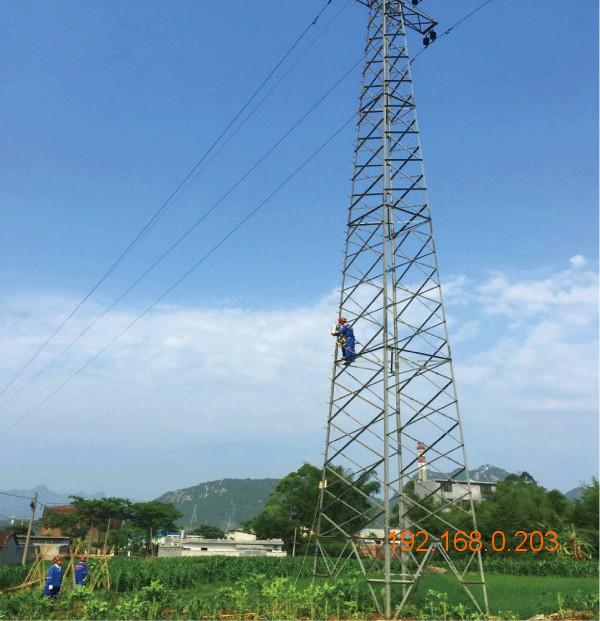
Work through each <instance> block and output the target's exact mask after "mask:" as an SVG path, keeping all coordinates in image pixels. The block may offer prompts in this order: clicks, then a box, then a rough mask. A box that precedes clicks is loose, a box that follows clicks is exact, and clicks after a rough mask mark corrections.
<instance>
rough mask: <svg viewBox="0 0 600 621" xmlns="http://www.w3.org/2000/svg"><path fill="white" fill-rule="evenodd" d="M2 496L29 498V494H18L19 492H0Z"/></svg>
mask: <svg viewBox="0 0 600 621" xmlns="http://www.w3.org/2000/svg"><path fill="white" fill-rule="evenodd" d="M0 494H1V495H2V496H11V497H12V498H21V499H22V500H31V496H20V495H19V494H11V493H10V492H0Z"/></svg>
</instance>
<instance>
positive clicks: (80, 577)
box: [75, 561, 88, 587]
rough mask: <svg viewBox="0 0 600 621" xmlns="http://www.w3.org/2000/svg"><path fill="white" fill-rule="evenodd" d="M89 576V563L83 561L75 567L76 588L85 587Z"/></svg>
mask: <svg viewBox="0 0 600 621" xmlns="http://www.w3.org/2000/svg"><path fill="white" fill-rule="evenodd" d="M87 575H88V566H87V563H84V562H83V561H79V563H77V564H76V565H75V586H78V587H82V586H84V585H85V581H86V579H87Z"/></svg>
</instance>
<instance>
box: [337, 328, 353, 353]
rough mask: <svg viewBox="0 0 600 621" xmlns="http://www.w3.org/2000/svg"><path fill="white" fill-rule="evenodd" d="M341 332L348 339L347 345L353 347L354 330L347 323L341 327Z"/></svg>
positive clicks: (349, 347)
mask: <svg viewBox="0 0 600 621" xmlns="http://www.w3.org/2000/svg"><path fill="white" fill-rule="evenodd" d="M340 334H341V335H342V336H343V337H344V338H345V339H346V347H347V348H348V349H352V348H353V347H354V330H353V329H352V328H351V327H350V326H349V325H348V324H345V325H343V326H342V327H341V328H340Z"/></svg>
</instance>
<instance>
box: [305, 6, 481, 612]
mask: <svg viewBox="0 0 600 621" xmlns="http://www.w3.org/2000/svg"><path fill="white" fill-rule="evenodd" d="M358 1H359V2H360V3H361V4H364V5H366V6H368V8H369V18H368V33H367V39H366V45H365V61H364V65H363V73H362V90H361V96H360V109H359V119H358V123H357V137H356V145H355V158H354V172H353V176H352V194H351V200H350V207H349V210H348V221H347V233H346V244H345V255H344V267H343V271H342V282H341V290H340V302H339V311H340V315H344V316H346V317H347V318H348V319H349V321H350V324H351V325H352V326H353V327H354V330H355V333H356V337H357V341H358V342H357V354H358V357H357V358H356V360H355V361H354V362H353V363H352V364H350V365H346V364H344V361H343V360H342V359H341V357H340V352H339V351H338V348H337V346H336V348H335V349H336V351H335V354H334V363H333V371H332V379H331V391H330V407H329V415H328V421H327V433H326V443H325V455H324V466H323V477H322V481H321V486H320V494H319V506H318V513H317V519H316V531H315V533H316V541H317V544H316V548H315V572H316V571H317V565H318V563H317V558H318V557H319V556H322V558H323V562H324V563H325V567H326V573H327V574H328V575H337V574H339V573H340V571H341V570H342V567H343V566H344V564H345V562H346V560H347V559H348V558H350V557H354V558H355V559H356V561H357V563H358V565H359V567H360V568H361V571H362V573H363V575H364V576H365V579H366V582H367V585H368V587H369V589H370V591H371V594H372V597H373V600H374V602H375V605H376V606H377V609H378V610H379V612H380V613H382V614H384V615H385V616H386V618H391V617H392V616H396V617H397V616H398V615H399V614H400V612H401V611H402V609H403V607H404V605H405V603H406V602H407V601H408V599H409V597H410V594H411V592H412V590H413V588H414V586H415V584H416V583H417V581H418V580H419V578H420V577H421V576H422V574H423V571H424V570H425V567H426V565H427V563H428V562H429V560H431V558H432V557H434V556H435V555H436V554H438V555H439V556H441V558H442V559H443V560H444V561H446V563H448V564H449V566H450V569H451V571H452V573H453V574H454V575H455V576H456V577H457V579H458V580H459V581H460V583H461V584H462V585H463V586H464V588H465V590H466V592H467V594H468V596H469V597H470V599H471V601H472V602H473V604H474V605H475V606H476V608H477V609H478V610H480V611H483V612H485V613H486V614H487V612H488V603H487V592H486V586H485V578H484V574H483V566H482V562H481V554H480V552H473V553H471V554H470V555H469V557H468V563H467V566H466V568H465V569H464V570H463V571H462V572H460V571H459V570H458V569H457V567H456V564H455V562H454V560H455V559H456V557H457V554H456V553H454V552H452V551H446V550H445V549H444V548H443V546H442V545H441V542H440V540H439V539H438V538H437V537H435V536H434V535H433V533H430V539H429V542H430V545H429V546H428V547H427V552H426V553H425V554H424V555H423V556H422V557H419V556H418V555H416V554H414V553H413V552H410V553H408V552H406V553H403V554H399V555H398V556H399V558H398V564H399V566H400V572H399V573H393V572H392V556H393V549H392V545H393V544H392V541H391V531H392V530H394V528H396V529H397V530H398V531H403V530H405V529H411V530H412V531H413V532H414V531H415V530H418V529H422V530H427V529H426V528H424V527H423V525H422V524H421V521H422V520H423V519H425V518H429V519H434V520H438V521H439V523H440V524H442V525H443V526H444V527H445V528H446V529H447V530H448V531H449V532H450V533H454V532H456V531H457V530H458V526H457V524H454V523H452V522H450V521H448V520H447V519H446V518H447V517H449V515H448V510H449V509H456V510H458V511H461V512H464V513H465V514H466V515H467V517H468V522H469V525H471V524H472V528H473V530H476V529H477V523H476V518H475V509H474V504H473V497H472V490H471V485H470V482H469V476H468V472H469V470H468V467H467V459H466V453H465V447H464V439H463V431H462V424H461V419H460V413H459V409H458V401H457V397H456V389H455V384H454V371H453V367H452V356H451V351H450V345H449V342H448V332H447V322H446V317H445V313H444V307H443V304H442V292H441V286H440V279H439V270H438V264H437V257H436V251H435V245H434V240H433V235H432V228H431V215H430V210H429V201H428V196H427V187H426V182H425V173H424V169H423V156H422V149H421V143H420V136H419V128H418V123H417V116H416V108H415V102H414V93H413V86H412V75H411V63H410V58H409V55H408V46H407V29H412V30H414V31H416V32H418V33H420V34H426V33H427V32H429V31H430V30H431V29H432V28H433V27H434V26H435V25H436V23H437V22H436V21H435V20H434V19H433V18H431V17H429V16H428V15H426V14H425V13H423V12H421V11H420V10H419V9H417V8H416V7H415V6H413V5H412V3H408V2H405V1H402V0H369V1H366V0H365V1H363V0H358ZM418 442H424V443H425V446H426V448H425V450H424V451H423V454H424V455H425V456H426V457H427V459H428V464H429V467H431V466H435V468H436V469H438V470H440V471H441V472H444V471H447V470H448V469H449V468H450V473H451V474H450V478H449V479H448V480H449V481H450V482H451V483H452V482H454V483H457V484H461V485H462V486H463V488H464V490H466V491H465V493H464V494H463V495H462V496H461V497H459V498H455V499H453V500H450V499H446V500H444V499H443V494H442V493H441V484H440V485H439V486H437V487H435V486H434V487H433V488H430V490H429V493H427V494H426V495H425V496H423V497H422V498H417V497H415V496H414V494H409V493H408V491H407V489H406V486H407V484H408V483H409V482H410V481H411V480H413V478H414V476H415V475H416V474H417V472H418V469H419V464H418V455H417V450H416V445H417V443H418ZM340 467H341V468H342V470H340ZM366 476H371V477H372V478H374V479H375V480H377V481H378V483H379V484H380V485H381V496H378V497H377V498H369V499H368V501H369V504H370V508H369V509H368V510H364V509H363V508H361V507H356V506H353V505H352V504H351V503H348V502H346V500H345V499H344V496H345V495H347V494H348V491H349V490H353V492H355V493H359V494H362V491H361V489H360V481H362V480H364V478H365V477H366ZM363 496H364V494H363ZM440 497H442V500H441V503H440V504H436V505H435V507H434V508H433V510H432V508H431V507H430V506H429V505H428V504H427V503H426V501H427V500H428V498H436V499H438V500H439V498H440ZM340 504H342V505H343V506H345V507H346V508H347V510H348V511H349V512H350V514H351V516H352V517H351V518H350V519H349V520H346V521H345V523H338V522H337V521H336V519H335V516H334V515H333V509H332V507H334V506H337V507H339V506H340ZM396 504H397V507H398V508H397V513H396V509H395V505H396ZM392 512H393V514H392ZM415 512H419V517H417V518H415ZM380 523H383V530H384V538H383V541H382V549H383V550H382V551H383V555H382V556H383V558H380V556H381V555H380V554H379V553H377V554H375V555H374V556H375V557H374V558H365V556H364V545H363V544H364V538H363V537H362V536H361V531H364V529H365V528H368V527H369V526H371V527H374V525H377V524H380ZM394 523H396V524H397V526H396V525H395V524H394ZM393 527H394V528H393ZM333 541H339V542H342V543H343V550H342V552H341V553H337V554H336V555H331V554H329V553H328V549H329V545H328V544H331V542H333ZM473 567H474V568H475V570H476V572H477V574H478V579H476V580H467V578H466V574H467V571H468V570H469V569H471V568H473ZM379 584H383V587H384V589H383V596H381V595H380V594H379V593H378V589H376V588H375V585H379ZM475 585H478V586H477V587H475V589H474V588H473V587H474V586H475ZM476 589H478V592H477V591H476Z"/></svg>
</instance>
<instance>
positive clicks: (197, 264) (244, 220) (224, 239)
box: [0, 113, 356, 437]
mask: <svg viewBox="0 0 600 621" xmlns="http://www.w3.org/2000/svg"><path fill="white" fill-rule="evenodd" d="M355 117H356V113H354V114H352V116H351V117H350V118H349V119H348V120H346V121H345V122H344V123H343V124H342V125H341V126H340V127H339V128H338V129H337V130H336V131H335V132H334V133H333V134H331V136H329V138H327V140H325V142H323V143H322V144H321V145H320V146H319V147H318V148H317V149H316V150H315V151H313V152H312V154H311V155H309V156H308V157H307V158H306V159H305V160H304V161H303V162H302V163H301V164H300V165H299V166H298V167H297V168H296V169H295V170H294V171H293V172H292V173H290V174H289V175H288V176H287V177H286V178H285V179H284V180H283V181H282V182H281V183H280V184H279V185H278V186H277V187H276V188H275V189H274V190H273V191H272V192H271V193H270V194H269V195H268V196H267V197H266V198H264V199H263V200H262V201H261V202H260V203H259V204H258V205H257V206H256V207H255V208H254V209H253V210H252V211H250V212H249V213H248V214H247V215H246V216H244V217H243V218H242V219H241V220H240V221H239V222H238V223H237V224H236V225H235V226H234V227H233V228H232V229H230V230H229V232H228V233H227V234H226V235H224V236H223V237H222V238H221V239H220V240H219V241H218V242H217V243H216V244H214V245H213V246H212V247H211V248H210V249H209V250H208V251H207V252H206V253H205V254H204V255H202V257H200V259H198V261H196V262H195V263H194V264H193V265H192V266H191V267H190V268H189V269H188V270H186V271H185V272H184V273H183V274H182V275H181V276H180V277H179V278H178V279H177V280H176V281H175V282H174V283H173V284H172V285H171V286H170V287H169V288H168V289H166V290H165V291H164V292H163V293H161V294H160V295H159V296H158V297H157V298H156V299H155V300H154V301H153V302H152V303H151V304H149V305H148V306H147V307H146V308H145V309H144V310H143V311H142V312H141V313H140V314H139V315H137V316H136V317H135V319H133V321H131V322H130V323H129V324H128V325H127V326H126V327H125V328H124V329H123V330H122V331H121V332H119V333H118V334H117V335H116V336H115V337H113V338H112V339H111V340H110V341H109V342H108V343H107V344H106V345H104V346H103V347H102V348H101V349H99V350H98V351H97V352H96V353H95V354H94V355H93V356H92V357H91V358H89V359H88V360H87V361H86V362H85V363H84V364H82V365H81V366H80V367H79V368H78V369H77V370H76V371H75V372H74V373H72V374H71V375H70V376H69V377H68V378H67V379H66V380H65V381H63V382H62V383H61V384H59V386H57V387H56V388H55V389H54V390H52V392H50V393H49V394H48V395H46V396H45V397H44V398H43V399H42V400H41V401H40V402H39V403H38V404H37V405H35V406H34V407H33V408H31V409H30V410H28V411H27V412H26V413H25V414H24V415H23V416H21V417H20V418H18V419H17V420H16V421H14V422H13V423H12V424H11V425H9V426H8V427H6V428H5V429H3V430H2V432H0V437H4V436H5V435H6V434H7V433H8V432H9V431H11V430H12V429H14V428H15V427H16V426H17V425H19V424H20V423H22V422H23V421H24V420H25V419H27V418H28V417H29V416H31V415H32V414H34V413H35V412H36V411H37V410H39V408H41V407H42V406H43V405H44V404H45V403H46V402H47V401H49V400H50V399H51V398H52V397H53V396H54V395H55V394H56V393H57V392H59V391H60V390H62V389H63V388H64V387H65V386H66V385H67V384H69V383H70V382H71V381H73V380H74V379H75V378H76V377H77V376H78V375H79V374H80V373H81V372H82V371H83V370H85V369H86V368H87V367H88V366H89V365H90V364H92V363H93V362H94V360H96V359H97V358H98V357H99V356H100V355H102V354H103V353H104V352H105V351H106V350H107V349H108V348H109V347H111V346H112V345H113V344H114V343H116V342H117V341H118V340H119V339H120V338H121V337H122V336H123V335H124V334H125V333H126V332H128V331H129V330H131V328H133V327H134V326H135V325H136V324H137V323H138V321H140V319H142V318H143V317H145V316H146V315H147V314H148V313H149V312H150V311H151V310H152V309H153V308H154V307H155V306H156V305H157V304H159V303H160V302H162V300H164V298H166V297H167V296H168V295H169V294H170V293H171V292H172V291H173V290H174V289H175V288H176V287H178V286H179V285H180V284H181V283H182V282H183V281H184V280H185V279H186V278H188V277H189V276H190V275H191V274H192V273H193V272H194V271H195V270H196V269H197V268H198V267H200V265H202V264H203V263H204V262H205V261H206V260H207V259H208V258H209V257H210V256H211V255H212V254H213V253H214V252H216V251H217V250H218V249H219V248H220V247H221V246H222V245H223V244H225V243H226V242H227V241H228V240H229V238H230V237H231V236H232V235H234V234H235V233H236V232H237V231H239V229H241V228H242V227H243V226H244V225H245V224H246V223H247V222H248V221H249V220H250V219H252V218H253V217H254V216H255V215H256V214H257V213H258V212H259V211H260V210H261V209H262V208H263V207H264V206H265V205H266V204H267V203H268V202H269V201H270V200H271V199H272V198H273V197H274V196H275V195H276V194H277V193H279V192H280V191H281V190H282V189H283V188H284V187H285V186H286V185H287V184H288V183H289V182H290V181H291V180H292V179H293V178H294V177H296V175H298V173H299V172H300V171H301V170H302V169H304V168H305V167H306V166H307V165H308V164H309V163H310V162H311V161H312V160H313V159H314V158H315V157H316V156H317V155H318V154H319V153H320V152H321V151H323V149H325V147H327V145H329V143H331V142H332V141H333V140H334V139H335V138H336V137H337V136H338V135H339V134H340V133H341V132H342V131H343V130H344V129H345V128H346V127H347V126H348V125H349V123H350V122H351V121H352V120H353V119H354V118H355Z"/></svg>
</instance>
